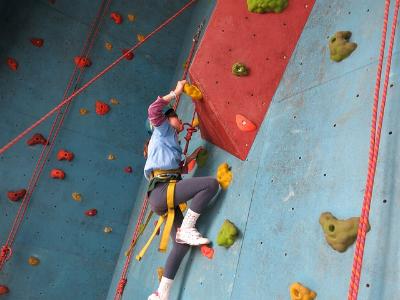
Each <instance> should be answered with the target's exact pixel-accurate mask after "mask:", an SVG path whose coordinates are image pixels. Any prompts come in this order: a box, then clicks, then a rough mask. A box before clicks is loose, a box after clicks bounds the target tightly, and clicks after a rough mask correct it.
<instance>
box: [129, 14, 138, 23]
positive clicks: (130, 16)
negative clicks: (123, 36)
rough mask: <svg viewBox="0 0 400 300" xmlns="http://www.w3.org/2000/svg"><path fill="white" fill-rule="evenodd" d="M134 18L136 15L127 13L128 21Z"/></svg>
mask: <svg viewBox="0 0 400 300" xmlns="http://www.w3.org/2000/svg"><path fill="white" fill-rule="evenodd" d="M135 20H136V16H135V15H133V14H128V21H129V22H135Z"/></svg>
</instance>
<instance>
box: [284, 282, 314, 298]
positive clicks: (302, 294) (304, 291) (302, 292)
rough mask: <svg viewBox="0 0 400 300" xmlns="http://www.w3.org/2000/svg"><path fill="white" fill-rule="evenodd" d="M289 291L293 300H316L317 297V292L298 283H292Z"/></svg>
mask: <svg viewBox="0 0 400 300" xmlns="http://www.w3.org/2000/svg"><path fill="white" fill-rule="evenodd" d="M289 290H290V299H291V300H314V299H315V298H316V297H317V293H316V292H314V291H312V290H310V289H309V288H306V287H305V286H303V285H301V284H300V283H298V282H295V283H292V285H291V286H290V289H289Z"/></svg>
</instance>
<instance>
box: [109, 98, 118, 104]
mask: <svg viewBox="0 0 400 300" xmlns="http://www.w3.org/2000/svg"><path fill="white" fill-rule="evenodd" d="M110 103H111V104H112V105H118V104H119V101H118V100H117V99H115V98H111V99H110Z"/></svg>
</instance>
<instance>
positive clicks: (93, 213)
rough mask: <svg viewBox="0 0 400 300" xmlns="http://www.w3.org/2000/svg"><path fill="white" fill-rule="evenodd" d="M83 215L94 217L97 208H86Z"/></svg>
mask: <svg viewBox="0 0 400 300" xmlns="http://www.w3.org/2000/svg"><path fill="white" fill-rule="evenodd" d="M85 215H87V216H88V217H94V216H95V215H97V209H95V208H91V209H88V210H87V211H85Z"/></svg>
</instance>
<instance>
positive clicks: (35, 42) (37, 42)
mask: <svg viewBox="0 0 400 300" xmlns="http://www.w3.org/2000/svg"><path fill="white" fill-rule="evenodd" d="M31 44H32V45H33V46H35V47H38V48H41V47H43V44H44V40H43V39H40V38H31Z"/></svg>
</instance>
